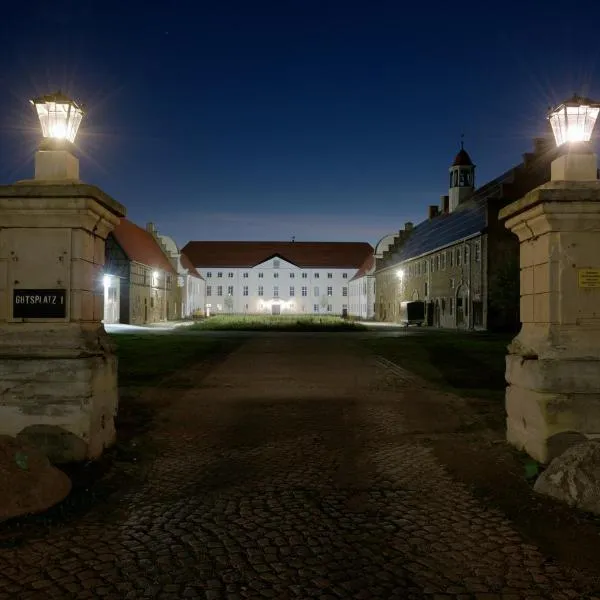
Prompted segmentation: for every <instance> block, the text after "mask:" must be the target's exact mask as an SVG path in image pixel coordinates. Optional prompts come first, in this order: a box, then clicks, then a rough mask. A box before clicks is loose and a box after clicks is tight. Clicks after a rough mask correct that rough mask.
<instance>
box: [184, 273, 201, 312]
mask: <svg viewBox="0 0 600 600" xmlns="http://www.w3.org/2000/svg"><path fill="white" fill-rule="evenodd" d="M180 277H181V276H180ZM183 284H184V285H183V289H182V291H181V292H182V293H181V298H182V317H183V318H184V319H186V318H188V317H192V316H194V315H198V314H201V315H203V314H204V311H205V305H206V282H205V281H204V280H203V279H200V278H198V277H193V276H191V275H187V274H186V275H183Z"/></svg>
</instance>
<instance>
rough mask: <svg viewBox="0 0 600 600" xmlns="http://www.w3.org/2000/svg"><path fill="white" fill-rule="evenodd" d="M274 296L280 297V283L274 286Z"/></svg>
mask: <svg viewBox="0 0 600 600" xmlns="http://www.w3.org/2000/svg"><path fill="white" fill-rule="evenodd" d="M273 298H279V286H278V285H276V286H274V287H273Z"/></svg>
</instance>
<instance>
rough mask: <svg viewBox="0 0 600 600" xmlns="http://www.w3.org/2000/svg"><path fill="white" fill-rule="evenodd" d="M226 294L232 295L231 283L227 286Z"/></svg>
mask: <svg viewBox="0 0 600 600" xmlns="http://www.w3.org/2000/svg"><path fill="white" fill-rule="evenodd" d="M227 294H228V295H229V296H233V286H232V285H228V286H227Z"/></svg>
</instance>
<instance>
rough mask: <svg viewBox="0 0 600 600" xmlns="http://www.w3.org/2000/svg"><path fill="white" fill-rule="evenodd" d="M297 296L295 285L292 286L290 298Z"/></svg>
mask: <svg viewBox="0 0 600 600" xmlns="http://www.w3.org/2000/svg"><path fill="white" fill-rule="evenodd" d="M295 295H296V290H295V289H294V286H293V285H290V296H295Z"/></svg>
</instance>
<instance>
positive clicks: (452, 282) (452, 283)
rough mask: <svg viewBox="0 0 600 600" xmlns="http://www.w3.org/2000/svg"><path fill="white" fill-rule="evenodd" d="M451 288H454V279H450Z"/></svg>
mask: <svg viewBox="0 0 600 600" xmlns="http://www.w3.org/2000/svg"><path fill="white" fill-rule="evenodd" d="M450 289H451V290H453V289H454V279H450Z"/></svg>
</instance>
